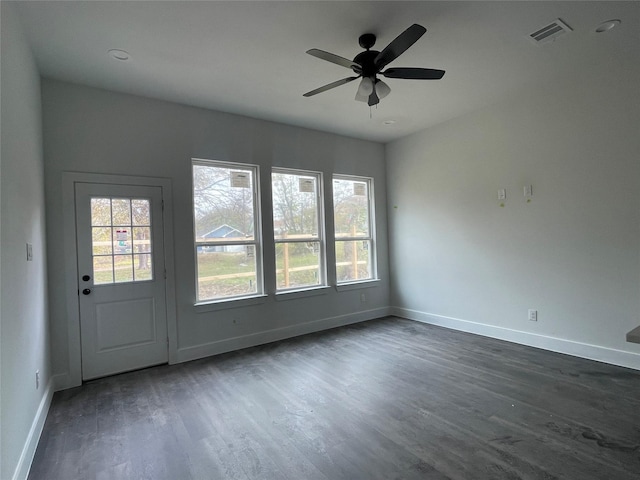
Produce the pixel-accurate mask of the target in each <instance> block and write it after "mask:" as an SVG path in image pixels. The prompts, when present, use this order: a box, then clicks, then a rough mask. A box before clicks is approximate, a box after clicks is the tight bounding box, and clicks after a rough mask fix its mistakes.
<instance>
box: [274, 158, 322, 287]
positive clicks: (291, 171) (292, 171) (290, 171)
mask: <svg viewBox="0 0 640 480" xmlns="http://www.w3.org/2000/svg"><path fill="white" fill-rule="evenodd" d="M274 173H276V174H277V173H279V174H283V175H298V176H300V177H315V178H316V182H317V188H316V205H317V212H316V214H317V225H318V232H317V235H316V238H313V239H309V238H301V239H296V238H286V239H283V238H276V229H275V219H274V218H273V215H274V212H275V208H274V205H273V199H274V196H273V174H274ZM271 216H272V219H273V222H274V227H273V231H272V234H273V242H274V267H275V268H274V276H275V293H276V296H277V295H283V294H291V293H293V292H305V291H310V290H320V289H324V288H327V287H328V280H327V245H326V234H325V231H326V229H325V209H324V178H323V174H322V172H318V171H314V170H303V169H298V168H286V167H272V168H271ZM309 242H318V244H319V251H318V256H319V259H318V270H319V272H318V283H317V284H316V285H305V286H295V287H289V288H278V274H277V271H278V267H277V258H276V255H277V248H278V245H279V244H285V243H289V244H291V243H309Z"/></svg>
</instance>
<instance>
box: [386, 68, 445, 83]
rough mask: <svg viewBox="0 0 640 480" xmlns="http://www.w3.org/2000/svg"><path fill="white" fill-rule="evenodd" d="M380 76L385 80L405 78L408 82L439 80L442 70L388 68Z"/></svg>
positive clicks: (442, 74)
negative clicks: (385, 78)
mask: <svg viewBox="0 0 640 480" xmlns="http://www.w3.org/2000/svg"><path fill="white" fill-rule="evenodd" d="M380 75H382V76H384V77H387V78H407V79H409V80H440V79H441V78H442V77H443V76H444V70H435V69H433V68H402V67H401V68H388V69H387V70H386V71H384V72H381V73H380Z"/></svg>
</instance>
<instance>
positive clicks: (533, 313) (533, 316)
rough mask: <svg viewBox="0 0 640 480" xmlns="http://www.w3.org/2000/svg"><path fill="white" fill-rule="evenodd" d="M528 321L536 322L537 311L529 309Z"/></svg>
mask: <svg viewBox="0 0 640 480" xmlns="http://www.w3.org/2000/svg"><path fill="white" fill-rule="evenodd" d="M529 320H530V321H532V322H537V321H538V310H532V309H529Z"/></svg>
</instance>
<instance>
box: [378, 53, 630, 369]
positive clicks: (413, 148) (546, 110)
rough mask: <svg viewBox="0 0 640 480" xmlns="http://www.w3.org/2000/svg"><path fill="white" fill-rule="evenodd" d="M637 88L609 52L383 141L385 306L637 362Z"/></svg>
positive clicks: (467, 327)
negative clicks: (565, 73) (526, 190)
mask: <svg viewBox="0 0 640 480" xmlns="http://www.w3.org/2000/svg"><path fill="white" fill-rule="evenodd" d="M639 85H640V68H639V66H638V65H637V64H629V63H622V62H620V63H619V62H618V61H617V60H616V59H615V58H611V59H610V61H609V64H601V65H598V66H597V68H590V69H589V71H588V72H575V77H573V78H565V80H564V81H563V82H556V83H549V84H548V85H544V86H538V87H536V88H535V89H532V90H530V91H528V92H524V93H523V94H521V95H519V96H513V97H511V98H507V99H505V100H504V101H503V102H501V103H499V104H496V105H493V106H490V107H487V108H485V109H483V110H480V111H477V112H475V113H473V114H470V115H467V116H465V117H462V118H458V119H454V120H451V121H449V122H447V123H445V124H441V125H439V126H436V127H434V128H431V129H429V130H427V131H423V132H419V133H416V134H414V135H412V136H409V137H407V138H404V139H401V140H398V141H396V142H393V143H391V144H389V145H387V148H386V161H387V188H388V196H389V205H390V208H389V236H390V264H391V265H392V282H391V283H392V300H391V305H393V306H395V307H397V308H395V309H393V311H395V312H397V313H400V314H403V315H405V316H408V317H410V318H414V319H418V320H422V321H427V322H432V323H439V324H442V325H447V326H450V327H453V328H460V329H463V330H468V331H473V332H477V333H481V334H485V335H491V336H497V337H500V338H506V339H510V340H515V341H519V342H522V343H527V344H531V345H537V346H540V347H544V348H549V349H552V350H558V351H564V352H567V353H575V354H579V355H583V356H586V357H590V358H596V359H599V360H606V361H611V362H613V363H618V364H623V365H628V366H633V367H635V368H640V345H636V344H631V343H626V342H625V334H626V332H628V331H630V330H631V329H632V328H634V327H636V326H638V325H639V324H640V291H639V290H640V287H639V286H640V281H639V279H640V157H639V156H638V155H639V153H640V129H639V127H640V93H639V92H640V89H639V88H638V86H639ZM526 184H531V185H533V194H534V195H533V198H532V201H531V203H526V201H525V199H524V196H523V186H524V185H526ZM499 188H506V189H507V200H506V202H505V206H504V207H500V206H499V202H498V200H497V191H498V189H499ZM530 308H533V309H537V310H538V312H539V321H538V322H537V323H534V322H530V321H528V320H527V310H528V309H530Z"/></svg>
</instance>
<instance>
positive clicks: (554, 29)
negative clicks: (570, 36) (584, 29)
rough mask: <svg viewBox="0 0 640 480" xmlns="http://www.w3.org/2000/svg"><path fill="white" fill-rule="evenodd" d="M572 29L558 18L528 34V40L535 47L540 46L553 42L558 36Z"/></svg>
mask: <svg viewBox="0 0 640 480" xmlns="http://www.w3.org/2000/svg"><path fill="white" fill-rule="evenodd" d="M572 31H573V29H572V28H571V27H570V26H569V25H567V24H566V23H564V22H563V21H562V20H560V19H559V18H557V19H555V20H554V21H553V22H551V23H550V24H549V25H545V26H544V27H542V28H539V29H538V30H536V31H535V32H533V33H530V34H529V38H530V39H531V40H532V41H533V43H535V44H536V45H541V44H543V43H548V42H551V41H553V40H555V39H556V38H557V37H559V36H560V35H564V34H565V33H569V32H572Z"/></svg>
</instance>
